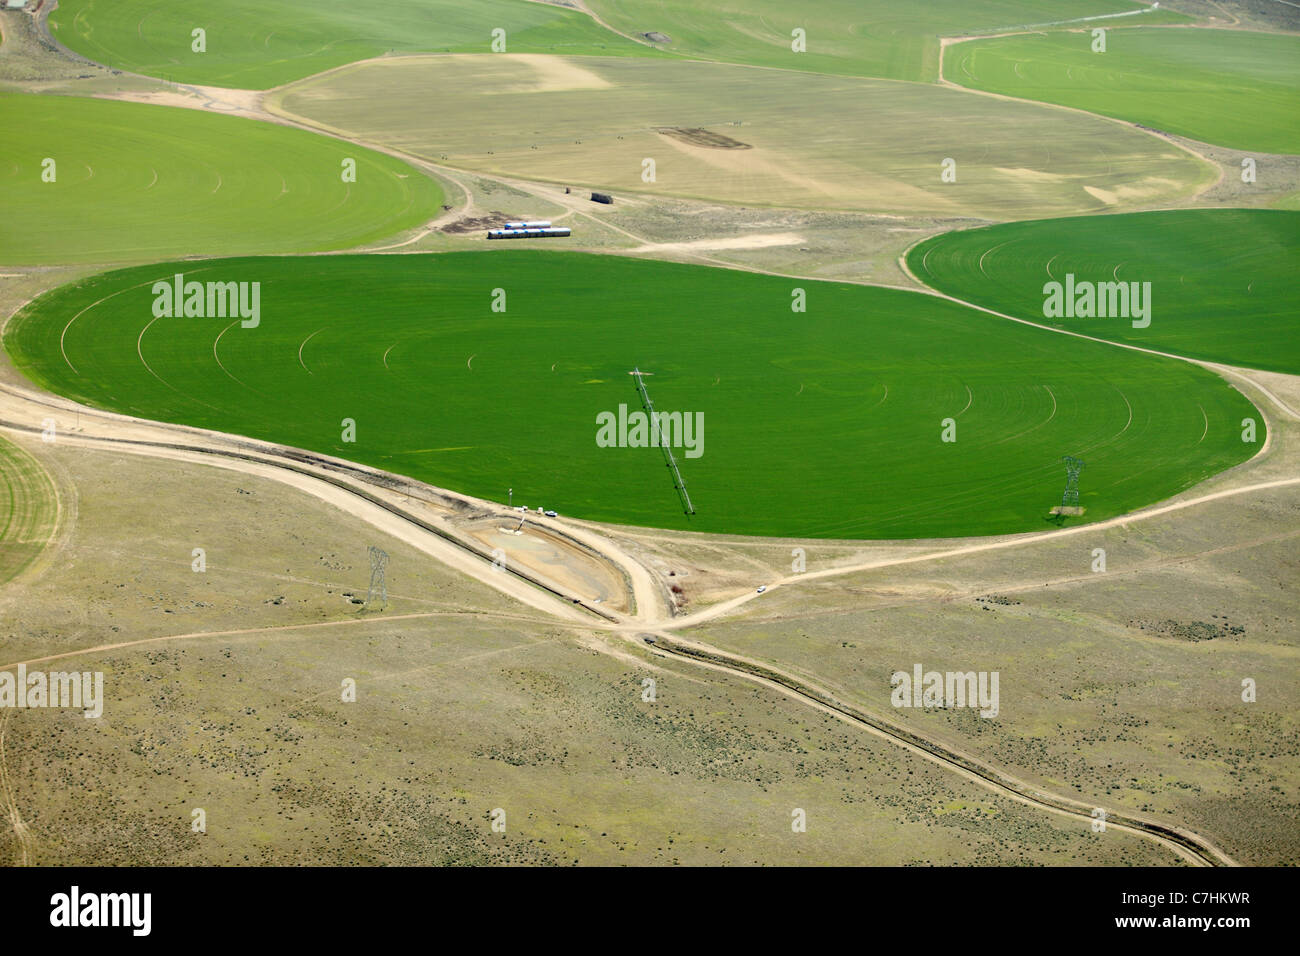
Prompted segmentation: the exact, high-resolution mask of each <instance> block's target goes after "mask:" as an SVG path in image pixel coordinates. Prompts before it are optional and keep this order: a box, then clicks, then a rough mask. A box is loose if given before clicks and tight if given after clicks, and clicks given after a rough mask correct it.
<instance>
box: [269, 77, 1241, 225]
mask: <svg viewBox="0 0 1300 956" xmlns="http://www.w3.org/2000/svg"><path fill="white" fill-rule="evenodd" d="M429 90H438V95H439V101H438V108H437V109H436V110H430V109H428V108H427V102H428V97H429ZM268 105H269V106H270V107H271V108H273V109H276V108H280V109H283V110H284V111H285V112H287V113H289V114H290V115H293V116H297V117H302V118H304V119H306V120H308V121H310V122H313V123H317V124H321V125H324V126H326V127H329V128H331V129H336V130H346V131H348V132H350V133H351V134H352V135H355V136H358V137H361V138H363V139H364V140H365V141H367V142H375V143H383V144H385V145H390V146H394V147H397V148H400V149H403V150H407V151H409V152H411V153H413V154H415V155H419V156H423V157H426V158H429V159H432V160H435V161H438V162H446V163H448V164H450V165H454V166H460V167H463V168H467V169H475V170H481V171H484V172H489V173H499V174H504V175H512V176H519V177H522V178H526V179H530V180H539V179H540V180H548V181H551V182H556V183H563V184H573V185H575V186H577V187H579V189H581V188H582V187H584V186H585V187H596V188H608V189H611V190H614V191H615V193H616V195H615V199H616V200H617V199H618V195H617V194H618V193H622V192H629V191H631V192H641V193H651V194H655V195H670V196H682V197H689V198H695V199H702V200H708V201H721V202H730V203H736V204H738V205H746V206H754V205H761V206H787V207H791V206H792V207H797V208H813V209H832V210H836V211H843V210H858V211H863V212H884V213H890V214H896V215H907V216H917V215H941V216H976V217H982V218H988V219H998V220H1003V219H1016V218H1026V217H1040V216H1049V215H1062V216H1064V215H1070V214H1073V213H1081V212H1092V211H1099V210H1102V209H1107V208H1115V207H1117V206H1118V207H1121V208H1122V207H1125V206H1127V207H1129V208H1133V207H1136V206H1143V207H1145V206H1150V205H1153V204H1160V205H1164V204H1169V203H1173V202H1177V201H1179V200H1181V199H1184V198H1186V197H1188V196H1190V195H1191V194H1192V193H1193V192H1195V190H1196V188H1197V187H1199V186H1201V185H1204V184H1207V183H1209V182H1211V181H1212V180H1213V179H1214V177H1215V174H1216V170H1215V169H1214V168H1213V167H1211V166H1210V165H1209V164H1208V163H1201V162H1199V161H1198V160H1196V159H1195V158H1194V157H1192V156H1190V155H1189V154H1187V153H1186V152H1184V151H1182V150H1180V149H1178V148H1176V147H1175V146H1173V145H1172V144H1171V143H1167V142H1164V141H1162V140H1160V139H1159V138H1158V137H1155V136H1151V135H1150V134H1147V133H1143V132H1141V131H1139V130H1126V129H1121V128H1119V127H1118V126H1117V125H1116V124H1115V123H1113V122H1111V121H1110V120H1106V119H1102V118H1093V117H1083V116H1078V115H1074V114H1070V113H1066V112H1065V111H1063V110H1058V109H1053V108H1051V107H1047V106H1043V105H1041V104H1038V103H1013V102H1008V101H1006V100H998V99H994V98H992V97H988V96H980V95H978V94H973V93H967V92H964V91H961V90H953V89H944V88H939V87H935V86H930V85H925V84H919V83H897V82H892V81H888V80H867V79H860V78H857V77H845V76H817V75H812V74H801V73H790V72H785V71H778V70H761V69H755V68H752V67H743V66H732V65H729V64H720V63H698V62H684V61H683V62H652V61H648V60H643V59H630V58H629V59H612V58H609V57H603V58H602V57H537V58H531V59H530V58H520V59H515V58H511V57H504V56H491V55H484V56H427V57H404V58H395V59H389V60H378V61H372V62H370V63H363V64H359V65H357V66H353V67H347V68H344V69H342V70H338V71H336V72H334V73H331V74H329V75H328V76H324V77H316V78H313V79H310V80H305V81H303V82H302V83H296V84H293V85H292V86H289V87H286V88H285V89H284V90H277V91H276V92H275V93H273V94H272V95H271V96H270V97H269V98H268ZM699 128H705V129H707V130H709V131H710V132H711V133H712V134H715V137H714V138H712V139H710V138H709V137H701V136H700V135H698V134H692V133H690V132H682V130H686V131H691V130H696V129H699ZM674 129H676V130H677V132H675V133H674V132H672V130H674ZM884 131H888V132H887V133H885V132H884ZM718 136H720V137H721V139H718V138H717V137H718ZM945 159H952V160H954V161H955V162H956V181H955V182H944V181H943V179H942V169H943V161H944V160H945ZM646 160H653V162H654V170H653V173H654V178H653V181H649V180H648V179H647V178H646V177H647V169H648V167H647V166H646V165H645V161H646Z"/></svg>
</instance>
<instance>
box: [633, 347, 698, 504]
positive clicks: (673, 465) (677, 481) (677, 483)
mask: <svg viewBox="0 0 1300 956" xmlns="http://www.w3.org/2000/svg"><path fill="white" fill-rule="evenodd" d="M628 374H629V375H631V376H632V379H633V381H635V382H636V390H637V392H638V393H639V394H640V395H641V407H642V408H644V409H645V413H646V416H647V417H648V418H649V420H650V441H651V443H652V444H656V445H658V446H659V447H660V448H661V449H663V453H664V460H665V461H666V462H667V463H668V467H669V469H671V471H672V473H673V487H674V488H676V489H677V495H678V497H680V498H681V499H682V510H683V511H685V512H686V513H687V514H688V515H693V514H695V505H693V504H691V496H690V494H689V493H688V492H687V491H686V479H685V478H683V477H682V471H681V469H680V468H678V467H677V459H676V458H674V457H673V450H672V449H671V448H669V447H668V442H667V441H662V440H660V434H659V419H658V418H657V417H656V416H655V403H654V402H652V401H650V393H649V392H647V391H646V390H645V378H644V376H645V374H646V373H644V372H642V371H641V369H640V368H634V369H633V370H632V371H631V372H629V373H628ZM652 374H653V373H652Z"/></svg>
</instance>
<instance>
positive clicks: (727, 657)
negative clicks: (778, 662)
mask: <svg viewBox="0 0 1300 956" xmlns="http://www.w3.org/2000/svg"><path fill="white" fill-rule="evenodd" d="M643 639H644V641H645V643H646V644H647V645H648V646H649V647H650V648H651V653H654V652H656V651H658V652H659V653H660V654H661V655H662V656H665V657H674V658H677V659H680V660H687V661H689V662H691V663H693V664H697V665H701V666H705V667H710V668H712V669H714V670H720V671H723V672H725V673H728V674H731V675H733V676H736V677H740V678H743V679H745V680H748V681H751V682H753V683H757V684H761V685H763V686H765V687H768V688H769V689H772V690H776V691H778V692H779V693H781V694H784V695H785V696H787V697H791V698H793V699H795V700H798V701H800V702H801V703H804V704H807V705H810V706H812V707H814V708H815V709H817V710H820V711H822V712H823V713H827V714H830V715H832V716H834V717H836V718H838V719H839V720H842V721H844V722H845V723H848V724H851V725H853V726H856V727H858V728H860V729H865V730H867V731H868V732H869V733H872V734H873V735H875V736H878V737H882V738H884V739H885V740H888V741H889V742H890V743H893V744H895V745H897V746H900V747H903V748H904V749H905V750H908V751H910V752H912V753H914V754H917V755H918V756H920V757H923V758H924V759H926V760H929V761H930V762H931V763H935V764H938V765H939V766H941V767H944V768H945V769H947V770H950V771H953V772H956V773H957V774H958V775H960V776H962V777H964V778H966V779H967V780H969V781H972V782H974V783H977V784H979V785H980V786H982V787H984V788H985V789H988V790H992V791H993V792H994V793H998V794H1000V795H1002V796H1005V797H1009V798H1011V799H1013V800H1016V801H1017V802H1019V803H1023V804H1027V805H1029V806H1031V807H1035V808H1037V809H1040V810H1045V811H1048V812H1050V813H1054V814H1058V815H1061V816H1066V817H1071V818H1074V819H1078V820H1081V821H1084V822H1086V823H1088V825H1089V826H1091V825H1092V823H1093V822H1094V818H1093V816H1092V811H1093V806H1090V805H1089V804H1087V803H1084V802H1082V801H1079V800H1073V799H1071V798H1068V797H1062V796H1059V795H1058V794H1055V793H1052V792H1050V791H1047V790H1043V789H1041V788H1039V787H1036V786H1034V785H1032V784H1029V783H1027V782H1026V781H1023V780H1020V779H1019V778H1017V777H1014V776H1012V775H1011V774H1008V773H1006V772H1004V771H1001V770H998V769H997V768H996V767H994V766H992V765H991V764H988V763H985V762H984V761H982V760H980V759H979V758H977V757H974V756H972V755H970V754H967V753H964V752H963V751H960V750H957V749H955V748H952V747H949V746H947V745H944V744H939V743H937V742H935V741H934V740H932V739H930V738H928V737H926V736H925V735H923V734H921V733H918V732H916V731H913V730H910V729H907V728H904V727H900V726H898V725H896V724H894V723H892V722H890V721H886V720H884V719H883V718H881V717H878V716H876V715H874V714H871V713H869V712H867V711H864V710H862V709H860V708H857V707H854V706H852V705H850V704H847V703H844V702H843V701H840V700H838V699H837V698H836V697H835V696H834V695H832V694H831V693H830V692H829V691H826V690H824V689H822V688H820V687H817V686H816V685H813V684H809V683H807V682H805V681H803V680H800V679H798V678H796V677H794V676H792V675H790V674H788V673H786V672H785V671H781V670H778V669H776V668H773V667H770V666H767V665H764V664H761V663H759V662H758V661H755V660H753V659H752V658H747V657H742V656H739V655H735V654H729V653H726V652H724V651H720V650H718V649H716V648H713V647H710V646H708V645H704V644H699V643H697V642H688V641H681V640H674V639H673V638H671V637H669V636H668V635H667V634H664V633H662V632H655V633H654V634H653V635H652V636H651V637H645V638H643ZM1106 826H1107V827H1113V828H1115V829H1116V830H1121V831H1124V832H1127V833H1132V834H1134V835H1136V836H1140V837H1144V838H1146V839H1148V840H1151V841H1153V842H1155V843H1157V844H1159V845H1160V846H1163V847H1164V848H1165V849H1167V850H1169V851H1170V852H1172V853H1174V854H1176V855H1177V856H1179V857H1181V858H1182V859H1184V860H1186V861H1187V862H1189V863H1191V864H1193V865H1196V866H1236V865H1237V863H1236V861H1235V860H1233V859H1232V857H1230V856H1229V855H1228V854H1227V853H1225V852H1224V851H1223V850H1221V849H1219V848H1218V847H1217V846H1216V845H1215V844H1214V843H1212V842H1211V841H1209V840H1208V839H1206V838H1204V837H1202V836H1200V835H1199V834H1197V833H1194V832H1192V831H1191V830H1186V829H1184V828H1182V827H1176V826H1171V825H1169V824H1164V823H1160V822H1158V821H1154V820H1147V819H1145V818H1143V817H1140V816H1137V815H1134V814H1127V813H1121V812H1113V813H1112V812H1109V811H1108V812H1107V815H1106Z"/></svg>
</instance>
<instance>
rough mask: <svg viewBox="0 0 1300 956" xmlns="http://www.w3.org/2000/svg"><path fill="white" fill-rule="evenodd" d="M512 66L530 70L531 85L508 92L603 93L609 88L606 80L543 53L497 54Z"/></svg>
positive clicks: (589, 71) (585, 69) (571, 63)
mask: <svg viewBox="0 0 1300 956" xmlns="http://www.w3.org/2000/svg"><path fill="white" fill-rule="evenodd" d="M500 55H501V56H502V57H503V58H504V59H509V60H510V61H511V62H512V63H519V64H522V65H523V66H526V67H528V68H529V69H531V70H532V71H533V76H534V80H533V82H532V83H525V84H522V85H520V86H518V87H515V88H513V89H510V90H509V91H503V92H511V93H555V92H559V91H561V90H603V89H606V88H608V87H609V86H611V85H612V84H611V83H610V82H609V80H607V79H605V78H604V77H603V76H599V75H597V74H596V73H593V72H592V71H591V70H588V69H587V68H585V67H581V66H578V65H577V64H576V63H574V62H572V61H570V60H566V59H564V58H563V57H558V56H548V55H546V54H544V53H504V54H500Z"/></svg>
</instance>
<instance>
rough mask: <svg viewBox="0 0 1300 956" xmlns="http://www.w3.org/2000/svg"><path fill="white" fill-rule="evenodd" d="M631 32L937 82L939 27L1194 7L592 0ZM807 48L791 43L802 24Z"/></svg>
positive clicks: (1158, 18)
mask: <svg viewBox="0 0 1300 956" xmlns="http://www.w3.org/2000/svg"><path fill="white" fill-rule="evenodd" d="M587 6H589V7H590V8H591V9H592V10H593V11H595V13H596V14H597V15H599V16H600V17H601V18H602V19H603V20H605V21H606V22H607V23H609V24H610V26H612V27H614V28H615V29H617V30H620V31H622V32H624V33H632V34H635V33H643V32H646V31H650V30H655V31H658V32H660V33H664V34H667V35H668V36H669V37H670V38H671V42H669V43H667V44H665V48H666V49H669V50H672V51H674V52H679V53H683V54H686V55H690V56H698V57H704V58H706V59H710V60H726V61H729V62H733V63H753V64H757V65H760V66H772V67H781V68H784V69H788V70H808V71H811V72H817V73H850V74H854V75H857V76H879V77H887V78H890V79H897V80H921V81H925V82H932V81H933V80H934V79H935V78H936V77H937V76H938V72H939V37H940V36H955V35H960V34H964V33H992V32H997V31H1001V30H1010V29H1016V28H1018V27H1022V26H1027V25H1037V26H1044V25H1048V24H1049V23H1057V22H1059V21H1069V20H1072V19H1074V18H1086V17H1092V16H1096V15H1099V14H1114V13H1130V12H1136V13H1135V15H1136V16H1137V21H1134V20H1132V19H1130V18H1128V17H1124V18H1119V19H1115V20H1103V21H1101V22H1102V23H1108V22H1113V23H1126V22H1142V23H1167V22H1177V21H1182V20H1185V19H1186V18H1185V17H1182V16H1179V15H1178V14H1176V13H1170V12H1169V11H1166V10H1159V11H1153V10H1150V8H1149V7H1145V6H1142V5H1139V4H1136V3H1130V2H1127V0H1079V2H1072V3H1070V4H1069V5H1068V10H1065V9H1063V7H1065V6H1066V5H1064V4H1061V3H1057V2H1052V0H926V2H924V3H900V2H898V0H801V2H800V3H797V4H793V3H789V2H786V0H711V2H709V3H708V4H701V3H699V2H698V0H588V3H587ZM796 27H797V28H800V29H802V30H803V31H804V33H805V37H806V40H807V51H806V52H804V53H798V54H796V53H794V51H793V50H792V49H791V44H792V42H793V38H792V36H791V33H792V31H793V30H794V29H795V28H796Z"/></svg>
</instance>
